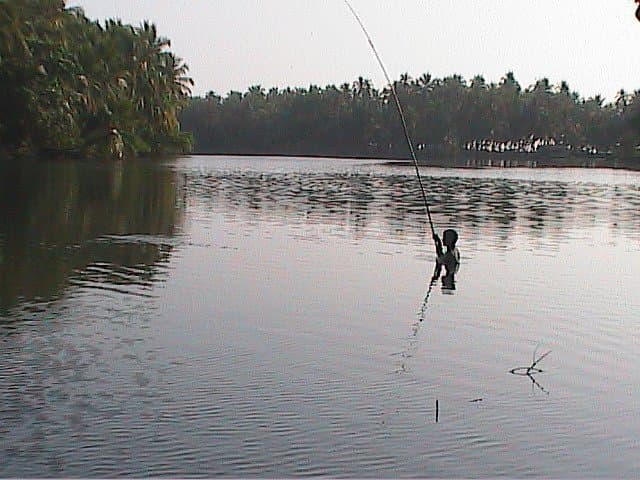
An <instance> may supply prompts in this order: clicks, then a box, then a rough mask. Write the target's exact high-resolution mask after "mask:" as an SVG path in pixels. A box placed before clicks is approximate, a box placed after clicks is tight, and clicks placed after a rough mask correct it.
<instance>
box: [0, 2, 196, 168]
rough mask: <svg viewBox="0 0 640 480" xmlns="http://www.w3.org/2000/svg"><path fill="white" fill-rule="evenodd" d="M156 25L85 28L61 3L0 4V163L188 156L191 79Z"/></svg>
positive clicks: (87, 23)
mask: <svg viewBox="0 0 640 480" xmlns="http://www.w3.org/2000/svg"><path fill="white" fill-rule="evenodd" d="M170 45H171V44H170V41H169V40H168V39H166V38H164V37H162V36H159V35H158V33H157V31H156V27H155V26H154V25H153V24H151V23H149V22H143V23H142V24H141V25H140V26H138V27H133V26H131V25H126V24H123V23H122V22H121V21H119V20H107V21H106V22H104V24H100V23H99V22H97V21H91V20H89V19H88V18H87V17H86V16H85V15H84V12H83V11H82V9H81V8H66V7H65V2H64V0H0V91H2V93H3V94H2V95H1V96H0V155H2V153H4V156H14V157H16V156H17V157H21V156H22V157H24V156H39V157H40V156H41V157H69V156H79V157H89V158H93V157H107V158H116V159H117V158H123V157H125V156H126V157H135V156H137V155H141V154H156V153H158V154H161V153H171V152H186V151H189V150H190V149H191V146H192V138H191V136H190V135H189V134H187V133H183V132H182V131H181V130H180V125H179V122H178V112H179V110H180V109H181V108H182V107H184V106H186V105H187V103H188V99H189V96H190V94H191V91H190V88H191V86H192V85H193V81H192V80H191V79H190V78H189V77H187V76H185V75H186V72H187V70H188V67H187V66H186V65H185V64H184V63H183V62H182V60H181V59H180V58H178V57H176V56H175V55H174V54H173V53H171V52H170V51H169V50H168V48H169V47H170Z"/></svg>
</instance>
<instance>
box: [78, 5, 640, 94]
mask: <svg viewBox="0 0 640 480" xmlns="http://www.w3.org/2000/svg"><path fill="white" fill-rule="evenodd" d="M350 1H351V4H352V5H353V7H354V8H355V10H356V11H357V12H358V13H359V15H360V17H361V19H362V21H363V23H364V24H365V26H366V27H367V29H368V30H369V33H370V35H371V37H372V39H373V42H374V44H375V46H376V48H377V50H378V52H379V53H380V56H381V57H382V60H383V62H384V63H385V64H386V67H387V70H388V71H389V75H390V76H391V78H392V79H398V78H399V76H400V75H401V74H402V73H405V72H406V73H409V75H411V76H412V77H418V76H420V75H421V74H423V73H430V74H431V75H432V76H435V77H444V76H448V75H452V74H460V75H462V76H463V77H464V78H466V79H471V78H472V77H473V76H475V75H477V74H480V75H483V76H484V78H485V79H486V80H487V82H499V81H500V78H501V77H503V76H504V74H505V73H506V72H508V71H513V72H514V74H515V77H516V79H517V80H518V81H519V82H520V84H521V85H522V86H523V87H527V86H529V85H531V84H533V83H535V81H536V80H537V79H540V78H543V77H547V78H549V80H550V81H551V83H553V84H559V83H560V82H561V81H562V80H566V81H567V82H568V83H569V86H570V87H571V89H572V90H576V91H578V92H579V93H580V94H581V95H582V96H584V97H591V96H594V95H596V94H601V95H603V96H604V97H605V98H606V99H607V100H608V101H611V100H613V99H614V98H615V94H616V92H617V91H618V90H620V89H621V88H624V89H625V90H627V91H630V92H631V91H634V90H637V89H640V62H638V61H637V59H636V55H637V54H636V51H637V50H636V48H637V46H638V45H640V22H638V21H637V20H636V19H635V16H634V11H635V8H636V5H635V4H634V2H633V0H394V1H392V0H350ZM67 6H69V7H71V6H81V7H82V8H83V9H84V11H85V14H86V15H87V16H88V17H89V18H92V19H98V20H104V19H106V18H119V19H122V21H123V22H125V23H130V24H133V25H139V24H140V23H141V22H142V21H143V20H150V21H152V22H153V23H155V24H156V25H157V27H158V31H159V33H160V34H161V35H162V36H165V37H168V38H169V39H170V40H171V50H172V51H173V52H174V53H176V55H178V56H179V57H181V58H182V59H184V61H185V62H186V63H187V65H188V66H189V75H190V76H191V77H192V78H193V79H194V80H195V82H196V85H195V87H194V89H193V93H194V94H195V95H204V94H205V93H206V92H209V91H214V92H216V93H218V94H220V95H226V94H227V93H228V92H229V91H231V90H237V91H246V89H247V88H248V87H249V86H252V85H261V86H263V87H265V88H266V89H269V88H271V87H287V86H290V87H308V86H309V85H311V84H314V85H319V86H326V85H329V84H335V85H340V84H341V83H344V82H349V83H351V82H353V81H354V80H355V79H357V78H358V77H359V76H363V77H365V78H369V79H371V80H372V81H373V83H374V85H375V86H376V87H378V88H382V87H384V85H385V83H386V82H385V80H384V76H383V74H382V71H381V69H380V67H379V66H378V64H377V63H376V60H375V57H374V55H373V53H372V51H371V49H370V47H369V44H368V43H367V40H366V38H365V36H364V34H363V33H362V31H361V30H360V27H359V26H358V24H357V23H356V21H355V19H354V17H353V16H352V15H351V13H350V12H349V10H348V8H347V6H346V5H345V3H344V0H68V1H67Z"/></svg>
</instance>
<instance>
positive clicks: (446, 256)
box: [431, 229, 460, 290]
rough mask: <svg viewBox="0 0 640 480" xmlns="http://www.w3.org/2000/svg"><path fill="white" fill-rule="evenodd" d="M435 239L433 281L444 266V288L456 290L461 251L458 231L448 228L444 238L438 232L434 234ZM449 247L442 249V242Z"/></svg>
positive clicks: (443, 234) (438, 276) (443, 233)
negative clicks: (457, 244)
mask: <svg viewBox="0 0 640 480" xmlns="http://www.w3.org/2000/svg"><path fill="white" fill-rule="evenodd" d="M433 241H434V242H435V244H436V255H437V256H436V267H435V270H434V272H433V277H432V278H431V281H432V282H435V281H437V280H438V278H440V273H441V272H442V267H444V269H445V274H444V276H443V277H442V288H443V289H446V290H455V289H456V281H455V274H456V272H457V271H458V267H459V266H460V251H459V250H458V249H457V248H456V243H457V241H458V232H456V231H455V230H452V229H447V230H445V231H444V232H442V240H440V237H439V236H438V234H437V233H434V234H433ZM443 243H444V246H445V247H447V250H446V251H444V250H443V249H442V244H443Z"/></svg>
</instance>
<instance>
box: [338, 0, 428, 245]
mask: <svg viewBox="0 0 640 480" xmlns="http://www.w3.org/2000/svg"><path fill="white" fill-rule="evenodd" d="M344 3H345V4H346V5H347V7H348V8H349V10H350V11H351V13H352V14H353V16H354V18H355V19H356V21H357V22H358V25H360V28H361V29H362V32H363V33H364V35H365V37H366V38H367V41H368V42H369V46H370V47H371V50H372V51H373V54H374V55H375V57H376V60H377V61H378V65H380V68H381V69H382V73H383V74H384V78H385V79H386V81H387V83H388V84H389V88H390V89H391V94H392V96H393V99H394V100H395V104H396V108H397V110H398V114H399V115H400V121H401V122H402V131H403V132H404V138H405V140H406V141H407V145H408V146H409V152H411V159H412V160H413V166H414V167H415V170H416V177H417V178H418V184H419V185H420V192H421V193H422V200H423V202H424V207H425V210H426V211H427V218H428V219H429V225H430V226H431V233H432V235H435V234H436V231H435V229H434V228H433V221H432V220H431V209H430V208H429V202H428V201H427V194H426V193H425V191H424V185H423V183H422V178H421V177H420V169H419V168H418V159H417V158H416V152H415V150H414V148H413V142H412V141H411V137H410V136H409V129H408V128H407V121H406V120H405V117H404V112H403V110H402V104H401V103H400V98H399V97H398V93H397V92H396V87H395V85H394V84H393V82H391V79H390V78H389V74H388V73H387V69H386V67H385V66H384V63H383V62H382V59H381V58H380V55H379V54H378V50H377V49H376V47H375V45H374V44H373V40H372V39H371V36H370V35H369V32H368V31H367V29H366V27H365V26H364V23H362V20H361V19H360V16H359V15H358V13H357V12H356V11H355V9H354V8H353V7H352V6H351V4H350V3H349V0H344Z"/></svg>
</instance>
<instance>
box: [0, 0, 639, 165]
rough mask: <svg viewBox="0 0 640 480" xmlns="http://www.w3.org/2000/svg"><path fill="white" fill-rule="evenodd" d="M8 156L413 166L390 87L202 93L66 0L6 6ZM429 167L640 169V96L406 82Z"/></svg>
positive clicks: (144, 41)
mask: <svg viewBox="0 0 640 480" xmlns="http://www.w3.org/2000/svg"><path fill="white" fill-rule="evenodd" d="M0 39H2V41H0V89H1V90H2V91H3V95H2V96H0V158H1V157H14V158H15V157H18V158H22V157H37V158H49V157H60V158H68V157H81V158H111V159H113V158H115V159H120V158H132V157H136V156H141V155H143V156H144V155H154V156H155V155H164V154H180V153H190V152H193V153H195V154H216V155H269V156H271V155H277V156H310V157H313V156H320V157H349V158H377V159H387V160H407V159H409V155H410V153H409V149H408V147H407V145H406V143H405V140H404V135H403V132H402V128H401V124H400V121H399V118H398V114H397V111H396V108H395V105H394V102H393V101H392V97H391V89H390V88H389V87H388V86H387V87H385V88H383V89H381V90H379V89H376V88H375V87H374V86H373V84H372V83H371V81H370V80H368V79H366V78H364V77H359V78H358V79H356V80H355V81H354V82H352V83H343V84H341V85H340V86H339V87H337V86H335V85H327V86H326V87H319V86H316V85H310V86H309V87H308V88H301V87H296V88H291V87H287V88H284V89H280V88H275V87H274V88H271V89H269V90H265V89H264V88H263V87H261V86H260V85H255V86H252V87H249V88H248V89H247V91H246V92H238V91H231V92H229V93H228V94H227V95H226V96H224V97H223V96H220V95H218V94H216V93H215V92H213V91H211V92H209V93H208V94H206V95H205V96H204V97H192V96H191V87H192V86H193V81H192V79H191V78H189V77H188V76H186V74H187V72H188V67H187V65H186V64H185V63H183V61H182V59H180V58H178V57H176V56H175V55H174V54H173V53H171V52H170V51H169V47H170V45H171V44H170V41H169V40H168V39H167V38H164V37H162V36H159V35H158V33H157V31H156V27H155V26H154V25H153V24H151V23H149V22H143V23H142V24H141V25H140V26H137V27H134V26H131V25H126V24H123V23H122V22H121V21H119V20H107V21H105V22H104V23H103V24H101V23H100V22H98V21H92V20H89V19H88V18H87V17H86V16H85V15H84V12H83V11H82V9H80V8H66V7H65V2H64V0H11V1H9V0H0ZM394 88H395V90H396V91H397V93H398V96H399V98H400V101H401V103H402V105H403V109H404V112H405V116H406V119H407V125H408V129H409V133H410V135H411V138H412V140H413V142H414V143H415V145H414V147H415V150H416V154H417V157H418V161H419V162H420V163H423V164H432V163H433V162H438V161H439V160H438V159H453V160H454V161H455V162H458V163H460V162H464V163H466V164H469V165H474V164H476V165H485V164H486V165H503V166H509V165H530V166H535V165H536V164H538V163H539V162H544V163H551V164H553V165H559V166H560V165H563V164H567V163H570V164H572V165H575V166H589V165H592V164H596V163H600V164H606V165H608V164H614V163H616V162H620V161H623V163H625V164H628V165H633V164H635V163H636V162H637V163H638V164H640V147H639V146H638V143H640V90H636V91H635V92H633V93H628V92H625V91H624V90H620V91H619V92H618V93H617V95H616V97H615V99H614V100H613V101H612V102H609V103H605V101H604V99H603V98H602V97H601V96H599V95H596V96H595V97H591V98H584V97H581V96H580V94H579V93H578V92H575V91H572V90H571V89H570V87H569V85H568V84H567V83H566V82H564V81H562V82H560V83H559V84H557V85H554V84H552V83H551V82H550V81H549V80H548V79H546V78H542V79H540V80H538V81H536V83H535V84H534V85H531V86H528V87H526V88H523V87H522V86H521V85H520V83H519V82H518V81H517V80H516V78H515V76H514V74H513V73H512V72H507V73H506V74H505V75H504V77H503V78H502V79H501V80H500V81H499V82H498V83H487V82H486V81H485V79H484V78H483V77H482V76H481V75H477V76H475V77H473V78H472V79H470V80H466V79H464V78H463V77H461V76H460V75H451V76H448V77H445V78H435V77H432V76H431V75H430V74H428V73H425V74H422V75H420V76H419V77H417V78H412V77H411V76H409V74H403V75H401V76H400V78H399V80H396V81H394Z"/></svg>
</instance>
